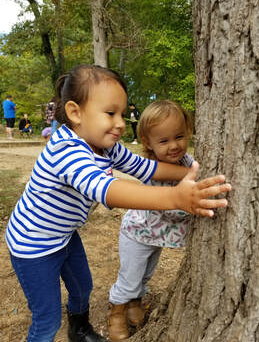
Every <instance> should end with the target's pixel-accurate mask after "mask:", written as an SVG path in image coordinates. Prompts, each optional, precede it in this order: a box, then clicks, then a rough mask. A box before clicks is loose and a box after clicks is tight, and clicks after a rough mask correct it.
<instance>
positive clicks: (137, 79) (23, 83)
mask: <svg viewBox="0 0 259 342" xmlns="http://www.w3.org/2000/svg"><path fill="white" fill-rule="evenodd" d="M15 1H17V2H18V1H19V4H21V5H23V7H21V10H22V13H23V12H30V13H31V14H32V19H30V20H29V19H27V20H26V21H21V22H19V23H17V24H16V25H14V26H13V28H12V30H11V32H10V33H9V34H7V35H3V36H2V37H0V53H1V55H0V69H1V74H0V92H1V94H0V97H1V100H3V99H4V98H5V95H6V94H7V93H12V94H13V95H14V98H15V99H16V102H17V104H18V106H17V107H18V111H17V113H18V114H19V113H20V112H23V111H28V114H29V115H30V118H31V119H32V121H33V123H34V124H36V121H37V120H41V118H40V117H39V116H38V114H36V113H37V109H38V108H40V107H39V106H40V104H44V103H46V102H47V101H49V98H51V97H52V96H53V86H54V84H55V80H56V78H57V77H58V76H59V75H60V74H61V73H63V72H64V71H65V72H66V71H68V70H70V69H71V68H73V67H74V66H75V65H77V64H81V63H89V64H92V63H96V64H101V65H106V64H108V66H109V67H111V68H112V69H114V70H117V71H119V73H120V74H121V75H122V76H124V78H125V80H126V82H127V84H128V92H129V100H130V101H132V102H135V103H136V104H137V105H138V108H139V109H140V111H142V110H143V109H144V107H145V106H146V105H147V104H149V103H150V102H151V101H152V100H154V99H162V98H171V99H174V100H177V101H179V102H180V103H181V104H182V105H183V106H184V107H185V108H187V109H189V110H191V111H194V73H193V63H192V22H191V3H190V1H189V0H173V1H172V0H154V1H152V6H151V5H150V1H149V0H98V1H92V0H73V1H70V0H41V1H38V0H23V1H21V0H15ZM93 5H96V6H97V5H98V6H99V7H100V11H99V12H98V13H99V14H100V18H101V21H100V23H101V24H100V27H101V28H102V37H104V38H103V42H104V44H102V47H101V49H100V50H102V53H103V56H104V57H103V58H104V62H102V61H101V60H97V57H96V56H95V52H96V51H97V47H94V44H93V42H95V41H96V40H98V38H97V39H96V38H95V39H94V37H96V36H95V33H94V27H95V26H96V25H94V23H95V21H94V20H93V11H92V8H93ZM91 6H92V7H91ZM98 27H99V26H98ZM99 41H100V40H99ZM8 65H14V66H15V65H16V66H17V65H19V73H18V74H17V75H16V74H15V71H17V67H15V68H14V69H13V68H9V67H8ZM28 70H29V72H28ZM18 75H19V76H20V77H18ZM0 108H1V107H0ZM0 111H1V109H0ZM34 116H35V118H34ZM34 119H35V120H36V121H35V120H34ZM34 121H35V122H34ZM34 126H35V125H34Z"/></svg>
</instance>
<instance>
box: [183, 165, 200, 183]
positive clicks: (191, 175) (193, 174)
mask: <svg viewBox="0 0 259 342" xmlns="http://www.w3.org/2000/svg"><path fill="white" fill-rule="evenodd" d="M199 167H200V166H199V163H198V162H196V161H194V162H193V163H192V167H191V168H190V170H189V171H188V173H187V175H186V176H185V177H184V180H192V181H195V179H196V177H197V174H198V170H199Z"/></svg>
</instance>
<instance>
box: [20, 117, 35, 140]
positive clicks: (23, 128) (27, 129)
mask: <svg viewBox="0 0 259 342" xmlns="http://www.w3.org/2000/svg"><path fill="white" fill-rule="evenodd" d="M19 131H20V133H21V135H23V133H27V134H30V135H32V133H33V131H32V125H31V122H30V120H29V119H28V114H26V113H25V114H23V118H22V119H21V120H20V122H19Z"/></svg>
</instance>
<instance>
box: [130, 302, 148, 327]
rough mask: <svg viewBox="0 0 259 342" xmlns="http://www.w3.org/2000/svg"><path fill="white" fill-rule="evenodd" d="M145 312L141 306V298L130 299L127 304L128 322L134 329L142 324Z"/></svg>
mask: <svg viewBox="0 0 259 342" xmlns="http://www.w3.org/2000/svg"><path fill="white" fill-rule="evenodd" d="M144 317H145V310H144V309H143V308H142V305H141V298H137V299H132V300H131V301H130V302H129V303H128V322H129V324H130V325H132V326H134V327H136V326H138V325H140V324H142V323H143V322H144Z"/></svg>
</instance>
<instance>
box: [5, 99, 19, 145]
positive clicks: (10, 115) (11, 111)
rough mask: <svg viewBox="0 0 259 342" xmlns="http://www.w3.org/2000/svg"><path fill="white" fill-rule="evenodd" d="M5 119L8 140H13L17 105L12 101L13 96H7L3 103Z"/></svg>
mask: <svg viewBox="0 0 259 342" xmlns="http://www.w3.org/2000/svg"><path fill="white" fill-rule="evenodd" d="M3 110H4V118H5V121H6V135H7V138H8V139H13V128H14V123H15V110H16V105H15V103H14V102H13V101H12V95H7V96H6V99H5V100H4V102H3Z"/></svg>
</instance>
